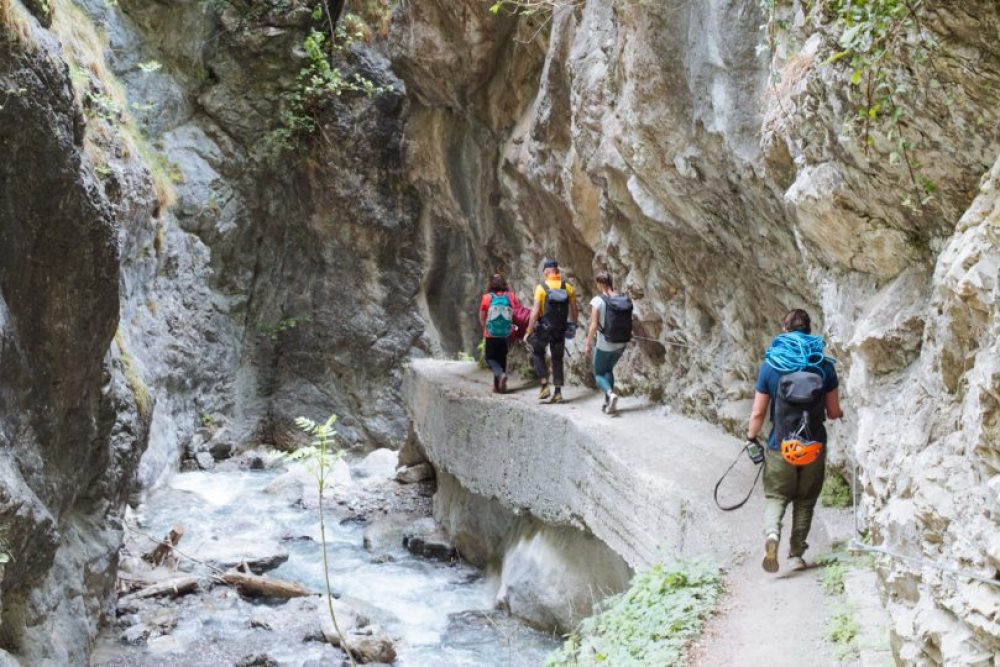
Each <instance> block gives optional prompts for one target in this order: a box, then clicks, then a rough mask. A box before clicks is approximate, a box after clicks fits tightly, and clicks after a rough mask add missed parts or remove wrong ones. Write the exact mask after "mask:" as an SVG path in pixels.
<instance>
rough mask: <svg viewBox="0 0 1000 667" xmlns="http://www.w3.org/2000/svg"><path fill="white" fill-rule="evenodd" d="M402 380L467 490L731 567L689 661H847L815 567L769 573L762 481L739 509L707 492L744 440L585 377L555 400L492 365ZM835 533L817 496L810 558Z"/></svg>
mask: <svg viewBox="0 0 1000 667" xmlns="http://www.w3.org/2000/svg"><path fill="white" fill-rule="evenodd" d="M406 382H407V384H408V385H409V386H408V387H406V390H405V391H404V395H406V396H408V397H409V398H408V400H409V401H410V411H411V414H412V415H413V417H414V424H415V428H416V430H417V434H418V436H419V437H420V439H421V442H422V443H423V445H424V448H425V449H426V451H427V454H428V457H429V458H430V459H431V461H432V463H434V465H435V466H436V467H438V468H439V469H444V470H446V471H448V472H449V473H451V474H452V475H454V476H455V477H456V478H458V480H459V481H460V482H461V483H462V484H463V486H465V487H466V488H467V489H468V490H469V491H472V492H474V493H477V494H479V495H483V496H486V497H492V498H496V499H497V500H499V501H500V502H501V503H502V504H504V505H505V506H507V507H508V508H510V509H513V510H515V511H529V512H531V513H532V514H533V515H535V516H536V517H538V518H539V519H541V520H543V521H547V522H550V523H555V524H569V525H574V526H577V527H580V528H584V529H586V530H589V531H590V532H592V533H593V534H594V535H595V536H596V537H598V538H599V539H601V540H602V541H604V542H605V543H606V544H607V545H608V546H609V547H611V548H612V549H613V550H615V551H616V552H617V553H618V554H619V555H621V556H622V557H623V558H624V559H625V560H626V561H627V562H628V563H629V565H631V566H632V567H633V568H636V569H639V568H642V567H645V566H648V565H650V564H651V563H653V562H656V561H657V560H668V559H671V558H674V557H677V556H681V557H704V558H709V559H711V560H713V561H715V562H717V563H719V564H720V565H721V566H722V567H724V568H725V571H726V577H727V586H728V595H727V598H726V600H725V601H724V603H723V606H722V609H721V610H720V613H719V614H718V615H717V616H716V617H715V618H713V619H712V620H711V622H710V623H709V625H708V628H707V631H706V634H705V636H704V638H703V640H702V641H701V642H699V644H698V645H697V646H695V647H694V648H693V650H692V656H691V662H692V663H693V664H695V665H704V666H705V667H718V666H723V665H725V666H733V665H746V666H749V667H752V666H756V665H760V666H762V667H764V666H766V667H782V666H784V665H788V666H793V665H795V666H798V665H805V664H808V665H816V666H819V665H836V664H838V662H837V660H836V659H835V658H834V655H833V653H834V652H833V649H832V647H831V645H830V644H829V643H828V642H827V640H826V634H827V620H828V618H829V615H830V610H829V609H828V608H827V607H828V600H827V598H826V596H825V595H824V593H823V591H822V590H821V588H820V587H819V584H818V580H817V576H818V572H819V571H820V570H818V569H810V570H807V571H805V572H789V571H786V570H785V569H784V568H783V569H782V571H781V572H779V573H778V574H777V575H768V574H766V573H765V572H764V571H763V570H762V569H761V567H760V558H761V556H762V549H763V537H762V534H761V528H760V524H761V517H762V497H761V493H760V490H759V489H758V490H757V491H756V492H755V494H754V497H753V498H752V499H751V500H750V502H748V503H747V505H746V506H744V507H743V508H742V509H740V510H737V511H735V512H722V511H720V510H718V508H716V506H715V504H714V502H713V500H712V488H713V486H714V485H715V482H716V481H717V479H718V478H719V476H720V475H721V474H722V472H723V471H724V470H725V469H726V467H727V466H728V465H729V464H730V463H731V462H732V460H733V459H734V458H735V457H736V456H737V454H738V453H739V451H740V449H741V447H742V443H741V442H739V441H738V440H736V439H734V438H732V437H730V436H728V435H726V434H724V433H723V432H721V431H720V430H718V429H717V428H714V427H712V426H710V425H708V424H705V423H703V422H697V421H694V420H690V419H687V418H684V417H679V416H676V415H668V414H666V413H665V411H664V408H663V407H662V406H654V405H650V404H648V403H645V402H643V401H642V400H641V399H630V398H624V399H622V400H621V401H620V403H619V415H617V416H615V417H608V416H607V415H605V414H603V413H602V412H601V410H600V405H601V398H600V396H599V395H598V394H597V393H596V392H593V391H591V390H589V389H586V388H582V387H567V388H564V390H563V394H564V397H565V402H564V403H562V404H559V405H549V404H539V403H538V401H537V400H536V394H537V388H535V387H530V388H524V387H519V386H518V383H517V382H516V381H515V382H514V383H513V386H512V387H511V389H512V391H511V393H509V394H507V395H503V396H498V395H494V394H492V393H491V386H492V377H491V376H490V375H489V374H488V373H487V372H485V371H480V370H478V369H477V367H476V365H475V364H473V363H467V362H444V361H430V360H417V361H414V362H413V364H412V367H411V370H410V372H409V373H408V374H407V379H406ZM753 471H754V469H753V466H752V464H750V462H749V461H748V460H744V461H741V462H740V464H738V465H737V467H736V469H734V471H733V473H732V474H731V475H730V478H731V479H727V484H726V487H727V490H728V491H729V493H728V494H727V497H728V499H734V498H736V497H737V496H738V495H739V494H741V493H745V492H746V489H747V488H749V485H750V483H751V481H752V475H753ZM723 500H724V501H725V500H727V498H723ZM789 518H790V517H789ZM831 532H832V533H835V534H836V537H837V538H839V539H844V538H846V537H848V535H849V518H848V515H847V513H846V512H842V511H833V510H827V509H822V508H818V511H817V516H816V520H815V522H814V525H813V531H812V534H811V536H810V543H811V545H812V546H811V549H810V552H809V554H807V557H809V556H811V557H813V558H815V557H816V556H818V555H820V554H822V553H823V552H825V551H827V550H828V549H829V547H830V543H831ZM784 547H785V545H784V544H783V545H782V549H783V550H782V555H784ZM785 628H787V629H785Z"/></svg>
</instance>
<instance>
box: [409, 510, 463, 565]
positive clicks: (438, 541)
mask: <svg viewBox="0 0 1000 667" xmlns="http://www.w3.org/2000/svg"><path fill="white" fill-rule="evenodd" d="M403 546H404V547H406V549H407V550H408V551H409V552H410V553H412V554H413V555H415V556H421V557H423V558H433V559H436V560H443V561H450V560H455V559H456V558H458V551H457V550H456V549H455V545H453V544H452V543H451V540H449V539H448V535H447V534H446V533H445V532H444V529H442V528H441V527H440V526H438V525H437V524H436V523H434V519H430V518H427V519H420V520H419V521H416V522H414V523H413V525H412V526H410V527H409V528H407V529H406V530H405V531H404V532H403Z"/></svg>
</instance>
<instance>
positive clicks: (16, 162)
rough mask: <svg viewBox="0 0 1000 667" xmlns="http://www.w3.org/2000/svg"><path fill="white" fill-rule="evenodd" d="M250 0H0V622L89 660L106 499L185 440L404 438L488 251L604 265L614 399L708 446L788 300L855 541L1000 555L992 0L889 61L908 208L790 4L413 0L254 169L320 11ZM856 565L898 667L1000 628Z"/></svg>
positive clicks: (291, 442) (940, 18) (999, 210)
mask: <svg viewBox="0 0 1000 667" xmlns="http://www.w3.org/2000/svg"><path fill="white" fill-rule="evenodd" d="M223 4H225V3H223ZM254 4H255V3H254V2H250V1H249V0H248V2H236V3H229V6H228V8H224V9H222V10H220V7H221V5H220V4H219V3H203V2H199V1H197V0H184V1H182V2H170V3H166V2H159V1H152V2H150V1H145V0H119V1H118V2H117V3H107V2H104V1H103V0H81V1H80V2H72V1H71V0H56V1H53V2H49V3H39V2H35V1H34V0H32V1H30V2H22V0H0V10H2V11H0V20H2V24H3V25H2V28H3V35H2V40H0V157H2V158H3V159H2V160H0V174H2V179H0V241H2V243H0V337H2V347H0V441H2V442H3V445H4V447H3V456H4V457H5V458H4V461H5V463H3V470H4V472H3V474H2V475H0V481H2V485H3V495H2V496H0V514H2V516H3V517H4V520H5V521H6V522H8V523H9V526H10V528H9V534H8V544H9V551H10V553H11V555H12V556H13V560H12V562H11V563H10V564H8V565H7V567H6V570H5V573H4V579H3V584H2V590H3V616H2V633H0V639H2V642H0V646H3V647H4V648H7V649H9V650H11V651H13V652H15V653H18V654H20V655H23V656H26V657H27V658H28V659H29V660H35V661H38V662H40V661H42V660H44V659H47V660H50V661H52V664H67V663H77V664H79V663H80V662H82V660H83V659H84V658H83V655H84V654H85V652H86V645H87V640H86V637H88V636H90V635H92V633H93V630H94V627H95V623H96V622H97V619H98V618H99V616H100V613H101V612H102V611H104V610H105V604H104V601H105V600H106V595H107V593H108V591H109V590H110V585H111V583H113V575H114V557H113V554H114V552H115V550H116V547H117V544H118V543H119V541H120V534H119V529H118V528H117V525H118V524H117V523H116V519H117V517H118V516H119V515H120V512H121V509H122V506H123V503H124V501H125V499H126V498H127V497H128V496H129V495H132V494H134V492H135V491H136V490H137V489H139V488H141V485H147V486H148V485H151V484H154V483H155V482H156V481H157V480H158V479H159V478H161V477H162V475H163V474H164V473H165V472H166V471H169V470H170V469H172V468H173V467H175V466H176V465H177V463H178V460H179V458H180V457H181V456H182V455H183V454H184V452H185V451H188V452H190V451H193V450H195V449H197V448H199V447H207V446H209V444H212V445H216V444H221V445H223V446H228V445H230V444H231V445H235V446H243V445H245V444H253V443H257V442H263V443H266V444H273V445H276V446H281V447H293V446H295V444H296V442H297V436H296V435H295V430H294V428H293V426H292V423H291V420H292V419H293V418H294V417H295V416H297V415H299V414H307V415H310V416H313V417H321V416H323V415H325V414H326V413H328V412H330V411H334V412H336V413H338V414H339V415H341V420H340V422H339V424H340V425H341V436H342V437H343V438H345V439H346V440H347V441H348V442H350V443H352V444H355V445H357V446H359V447H370V446H373V445H388V446H394V447H395V446H400V445H401V444H402V443H403V442H405V441H406V440H407V439H408V438H409V437H411V436H410V430H411V425H410V423H409V420H408V418H407V417H406V414H405V411H404V409H403V407H402V406H403V401H402V400H401V397H400V394H399V391H400V390H399V385H400V382H401V378H402V364H403V362H404V361H405V359H407V358H408V357H409V356H411V355H421V354H425V353H444V354H454V353H456V352H458V351H460V350H464V351H466V352H471V351H472V350H473V348H474V346H475V344H476V343H477V342H478V328H477V326H476V324H475V314H474V312H473V309H472V305H471V304H474V303H475V300H476V299H477V297H478V294H479V293H480V287H481V284H482V282H483V280H484V278H485V276H486V274H487V273H488V272H489V271H491V270H494V269H496V268H502V269H504V270H505V271H507V273H508V274H509V275H510V276H511V278H512V280H513V283H514V285H515V287H516V288H517V289H518V292H519V294H520V296H521V297H522V298H526V297H527V296H528V290H529V289H530V288H531V286H532V284H533V283H534V281H535V280H536V274H537V273H538V265H539V262H540V260H541V258H542V257H543V256H544V255H555V256H557V257H558V258H559V259H560V261H561V262H562V263H563V264H564V265H565V266H566V267H567V268H568V270H569V275H570V277H571V278H572V279H573V280H574V281H575V282H576V283H577V284H578V285H580V286H581V287H582V288H583V289H582V291H583V292H584V293H587V292H589V290H588V289H587V288H588V286H589V284H590V278H591V276H592V273H593V271H594V270H595V269H597V268H602V267H607V268H610V269H611V270H612V271H613V272H614V273H615V275H616V277H617V278H618V281H619V283H620V284H621V285H622V286H623V287H625V288H627V289H628V290H629V292H630V293H631V295H632V296H633V298H634V299H635V300H636V307H637V313H638V317H639V324H640V326H641V328H642V330H643V332H644V335H647V336H649V337H652V338H654V339H658V340H660V341H661V342H663V343H665V344H666V345H665V352H664V351H663V350H661V349H659V348H657V347H656V346H650V345H644V346H639V347H638V348H637V349H636V351H632V352H630V353H629V354H628V355H627V356H626V358H625V360H624V361H623V364H622V366H620V368H621V369H622V371H623V372H622V373H621V375H622V379H623V382H624V384H623V387H624V388H625V389H626V391H638V392H644V393H647V394H649V395H650V396H651V397H652V398H654V399H655V400H662V401H665V402H667V403H669V404H671V405H672V406H674V407H676V408H678V409H679V410H681V411H683V412H684V413H686V414H688V415H691V416H695V417H698V418H701V419H705V420H708V421H713V422H719V423H721V424H723V425H724V426H726V427H727V428H728V429H730V430H731V431H733V432H738V430H739V429H740V428H741V427H742V422H743V420H744V419H745V415H746V413H747V411H748V402H749V400H750V398H751V396H752V380H753V378H754V377H755V373H756V366H757V364H758V362H759V358H760V354H761V351H762V349H763V348H764V346H765V345H766V344H767V341H768V339H769V337H770V336H771V335H772V334H773V333H774V332H775V329H776V325H777V322H778V321H779V319H780V316H781V315H782V314H783V312H784V311H785V310H786V309H787V308H789V307H792V306H804V307H806V308H807V309H809V310H810V311H811V312H812V313H813V314H814V316H815V318H816V319H817V329H819V330H822V332H823V333H824V334H825V335H827V337H828V340H829V341H830V346H831V348H830V351H831V353H832V354H833V355H834V356H835V357H836V358H837V359H838V364H839V366H838V369H839V371H840V373H841V376H842V388H843V391H844V395H845V403H846V405H847V409H848V419H847V420H846V423H845V424H844V425H842V426H840V427H838V429H837V430H836V431H835V432H834V434H833V438H834V439H833V442H834V450H835V451H834V454H835V457H836V459H837V461H838V463H839V464H840V465H849V464H850V463H854V462H856V463H857V464H858V465H859V466H860V470H861V475H860V481H861V485H862V487H863V489H864V491H865V494H864V507H863V512H864V515H863V519H864V523H865V525H866V527H867V529H868V537H869V538H870V540H871V541H872V542H873V543H875V544H880V545H883V546H886V547H888V548H892V549H893V550H896V551H901V552H903V553H906V554H908V555H911V556H920V557H924V558H927V559H929V560H934V561H938V562H941V563H943V564H945V565H948V566H952V567H961V568H964V569H972V570H974V571H976V572H978V573H979V574H981V575H982V576H985V577H987V578H996V577H997V571H998V568H1000V542H998V541H997V537H996V536H997V534H998V533H1000V530H998V518H997V517H998V514H997V513H998V512H1000V506H998V502H1000V501H998V496H1000V490H998V485H1000V444H998V443H1000V397H998V393H1000V392H998V390H997V387H998V385H1000V368H998V364H1000V361H998V358H1000V356H998V355H1000V348H998V347H997V345H998V344H997V342H996V341H997V333H998V327H1000V324H998V321H1000V316H998V312H997V291H998V271H1000V255H998V253H1000V251H998V226H1000V195H998V188H1000V166H998V164H997V158H998V155H1000V130H998V119H997V117H996V113H997V109H998V108H1000V105H998V102H1000V53H998V52H997V50H996V41H997V40H996V37H997V36H998V34H1000V10H998V9H997V6H996V4H995V2H991V1H989V0H973V1H971V2H969V1H966V2H957V1H945V0H942V1H941V2H936V3H933V7H932V10H933V11H931V12H930V13H929V14H928V16H927V19H926V21H925V23H926V30H928V31H930V32H932V33H933V34H934V35H936V37H937V40H938V41H939V42H940V44H941V46H940V48H939V49H938V50H936V52H935V56H934V58H933V60H932V63H930V64H927V65H926V66H916V65H910V64H907V65H903V66H900V67H898V68H897V69H898V71H896V72H894V77H895V78H894V81H897V82H899V84H900V85H903V86H908V87H909V88H911V89H914V90H918V91H919V92H920V97H919V100H920V104H919V105H918V106H917V108H915V109H914V110H913V111H912V113H911V114H910V116H908V117H907V119H906V122H907V127H908V128H909V129H908V132H910V133H911V134H912V136H917V137H919V138H920V141H919V144H920V148H919V151H920V160H921V162H923V163H924V165H925V166H924V167H923V169H922V174H924V175H925V176H926V177H927V178H929V179H931V180H932V181H933V183H934V187H935V190H934V193H933V194H934V196H933V199H932V200H931V201H930V202H928V204H927V205H925V206H923V207H921V206H920V205H918V204H913V203H911V204H910V205H904V200H905V199H907V198H912V195H910V194H909V189H910V188H909V186H908V184H907V183H908V180H907V174H906V165H905V164H899V163H897V161H896V160H894V159H892V158H891V155H890V153H891V148H892V147H891V146H886V145H881V144H877V145H875V146H874V147H873V148H872V149H871V150H868V151H866V150H864V148H863V146H862V143H861V142H859V140H858V136H857V135H858V132H859V130H858V128H857V126H856V124H855V127H854V128H853V130H851V128H850V127H849V126H850V125H851V120H852V119H853V118H855V117H856V113H857V108H858V105H859V103H858V100H857V99H856V97H857V89H856V88H855V87H852V85H851V83H850V78H851V75H852V74H851V69H850V67H849V66H848V65H847V63H846V62H843V61H839V62H837V63H827V62H826V61H827V60H828V58H829V56H830V55H831V54H832V53H834V52H836V50H837V48H838V47H837V45H836V42H837V38H838V36H839V30H838V29H837V28H836V27H835V26H834V25H833V22H832V19H831V18H830V17H829V16H827V15H825V14H823V13H822V12H820V11H818V10H816V9H815V7H814V8H813V9H812V10H808V9H807V8H806V7H804V6H803V4H802V3H800V2H797V1H793V2H779V3H775V4H776V5H777V8H776V10H775V14H774V15H773V16H770V17H766V16H764V15H763V14H762V12H761V9H760V7H759V5H758V3H757V2H756V1H755V0H701V1H697V2H687V1H681V0H677V1H676V2H675V1H673V0H670V1H668V2H652V3H651V2H642V1H640V0H615V1H614V2H611V1H608V0H587V1H581V2H573V3H568V6H567V7H564V8H562V9H559V10H558V11H556V12H555V13H554V14H551V15H550V14H548V13H541V14H538V15H535V16H533V17H520V18H519V17H516V16H510V15H507V12H501V13H500V15H498V16H494V15H492V14H491V13H490V12H489V11H488V7H487V6H485V3H482V2H478V1H474V0H449V1H447V2H446V1H445V0H421V1H420V2H407V3H401V4H400V6H399V7H397V8H396V9H395V13H394V15H393V20H392V24H391V27H390V28H389V30H388V35H387V37H386V38H385V39H384V40H381V41H380V40H375V41H374V42H373V43H372V44H368V45H365V44H362V45H357V46H355V47H353V48H352V49H350V50H348V51H346V52H344V53H343V54H342V55H341V57H342V59H343V63H342V66H343V68H344V70H345V72H348V73H353V72H359V73H363V74H364V75H365V76H367V77H369V78H370V79H371V80H373V81H374V82H375V83H376V84H378V85H379V86H385V87H386V91H387V92H384V93H383V94H380V95H376V96H374V97H371V98H369V97H367V96H365V95H358V94H346V95H343V96H342V97H340V98H337V100H336V101H335V102H333V103H331V106H330V108H329V109H327V110H325V111H324V113H323V115H322V117H321V119H320V127H319V129H318V131H317V133H316V134H315V135H314V136H312V137H310V138H308V139H305V140H303V141H302V142H301V143H300V144H299V145H298V147H297V148H296V149H295V150H293V151H292V152H291V153H286V154H284V155H283V156H281V157H279V158H278V159H275V158H274V157H273V155H271V154H270V152H269V151H268V150H267V148H268V147H267V145H266V144H267V141H266V140H267V138H268V137H269V136H271V133H272V132H273V130H274V129H275V128H276V127H279V126H280V124H281V117H282V116H281V114H282V111H283V110H284V103H283V102H282V99H283V98H282V95H283V94H284V93H285V92H286V91H288V90H289V89H293V88H294V87H295V85H296V80H297V77H298V74H299V72H300V70H301V69H302V67H303V65H304V63H305V62H307V59H308V54H307V53H306V52H305V50H304V49H303V39H304V37H305V35H306V34H307V32H308V30H309V26H310V25H311V21H312V19H311V15H312V9H313V5H314V4H315V3H311V2H299V1H294V2H289V3H287V6H283V7H282V8H281V9H275V10H274V11H270V12H263V13H261V14H260V16H258V17H257V18H256V19H255V20H254V21H250V22H247V21H244V20H243V16H242V15H241V14H240V12H239V11H237V10H238V8H239V7H253V6H254ZM811 4H815V3H811ZM765 22H771V23H773V24H780V26H782V28H781V30H779V31H776V32H774V33H772V34H775V35H776V37H775V40H774V43H773V44H772V45H771V48H770V49H765V50H763V51H761V50H760V49H758V47H759V46H760V42H761V40H762V37H761V35H762V34H764V33H762V32H761V31H760V30H759V29H758V26H760V25H761V24H762V23H765ZM930 68H933V73H934V74H933V77H930V75H929V74H928V72H929V71H931V69H930ZM930 78H933V80H934V81H935V82H936V83H935V85H931V84H930V83H929V80H930ZM588 296H589V294H588ZM581 356H582V355H575V356H574V357H573V359H574V361H573V365H574V366H575V368H576V371H577V374H578V377H581V378H583V379H585V373H584V372H583V368H582V367H581V366H580V364H585V361H584V360H582V359H581V358H580V357H581ZM223 448H225V447H223ZM144 451H145V455H143V456H142V462H141V464H140V463H139V458H140V455H141V454H142V453H143V452H144ZM79 462H83V464H82V465H79ZM29 553H30V554H32V555H31V556H28V555H27V554H29ZM881 577H882V583H883V586H884V595H885V597H886V600H887V604H888V605H889V607H890V610H891V611H892V613H893V616H894V619H895V627H894V641H895V642H896V648H897V651H898V655H899V657H900V658H901V659H902V660H903V661H904V662H905V663H907V664H920V663H924V662H936V663H955V662H958V663H962V662H973V663H975V662H976V661H979V662H980V663H983V664H986V663H985V661H987V660H988V659H989V656H990V655H992V654H993V653H995V652H996V651H998V650H1000V632H998V631H997V619H998V610H997V606H998V596H997V593H996V589H995V588H990V587H989V586H988V585H986V584H981V583H969V581H968V580H959V581H956V580H955V579H954V578H953V577H947V576H939V575H937V574H935V573H934V572H933V571H932V570H930V569H924V570H923V572H917V571H914V570H913V568H912V566H904V565H902V564H899V563H896V562H891V563H886V564H885V565H884V566H882V567H881ZM53 628H60V629H61V631H62V634H59V635H58V636H60V637H65V638H66V639H65V641H64V642H62V641H61V642H60V643H59V645H54V646H53V645H50V644H47V643H45V642H38V641H34V640H33V638H34V637H37V636H39V633H42V634H44V633H51V632H52V630H53Z"/></svg>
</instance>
